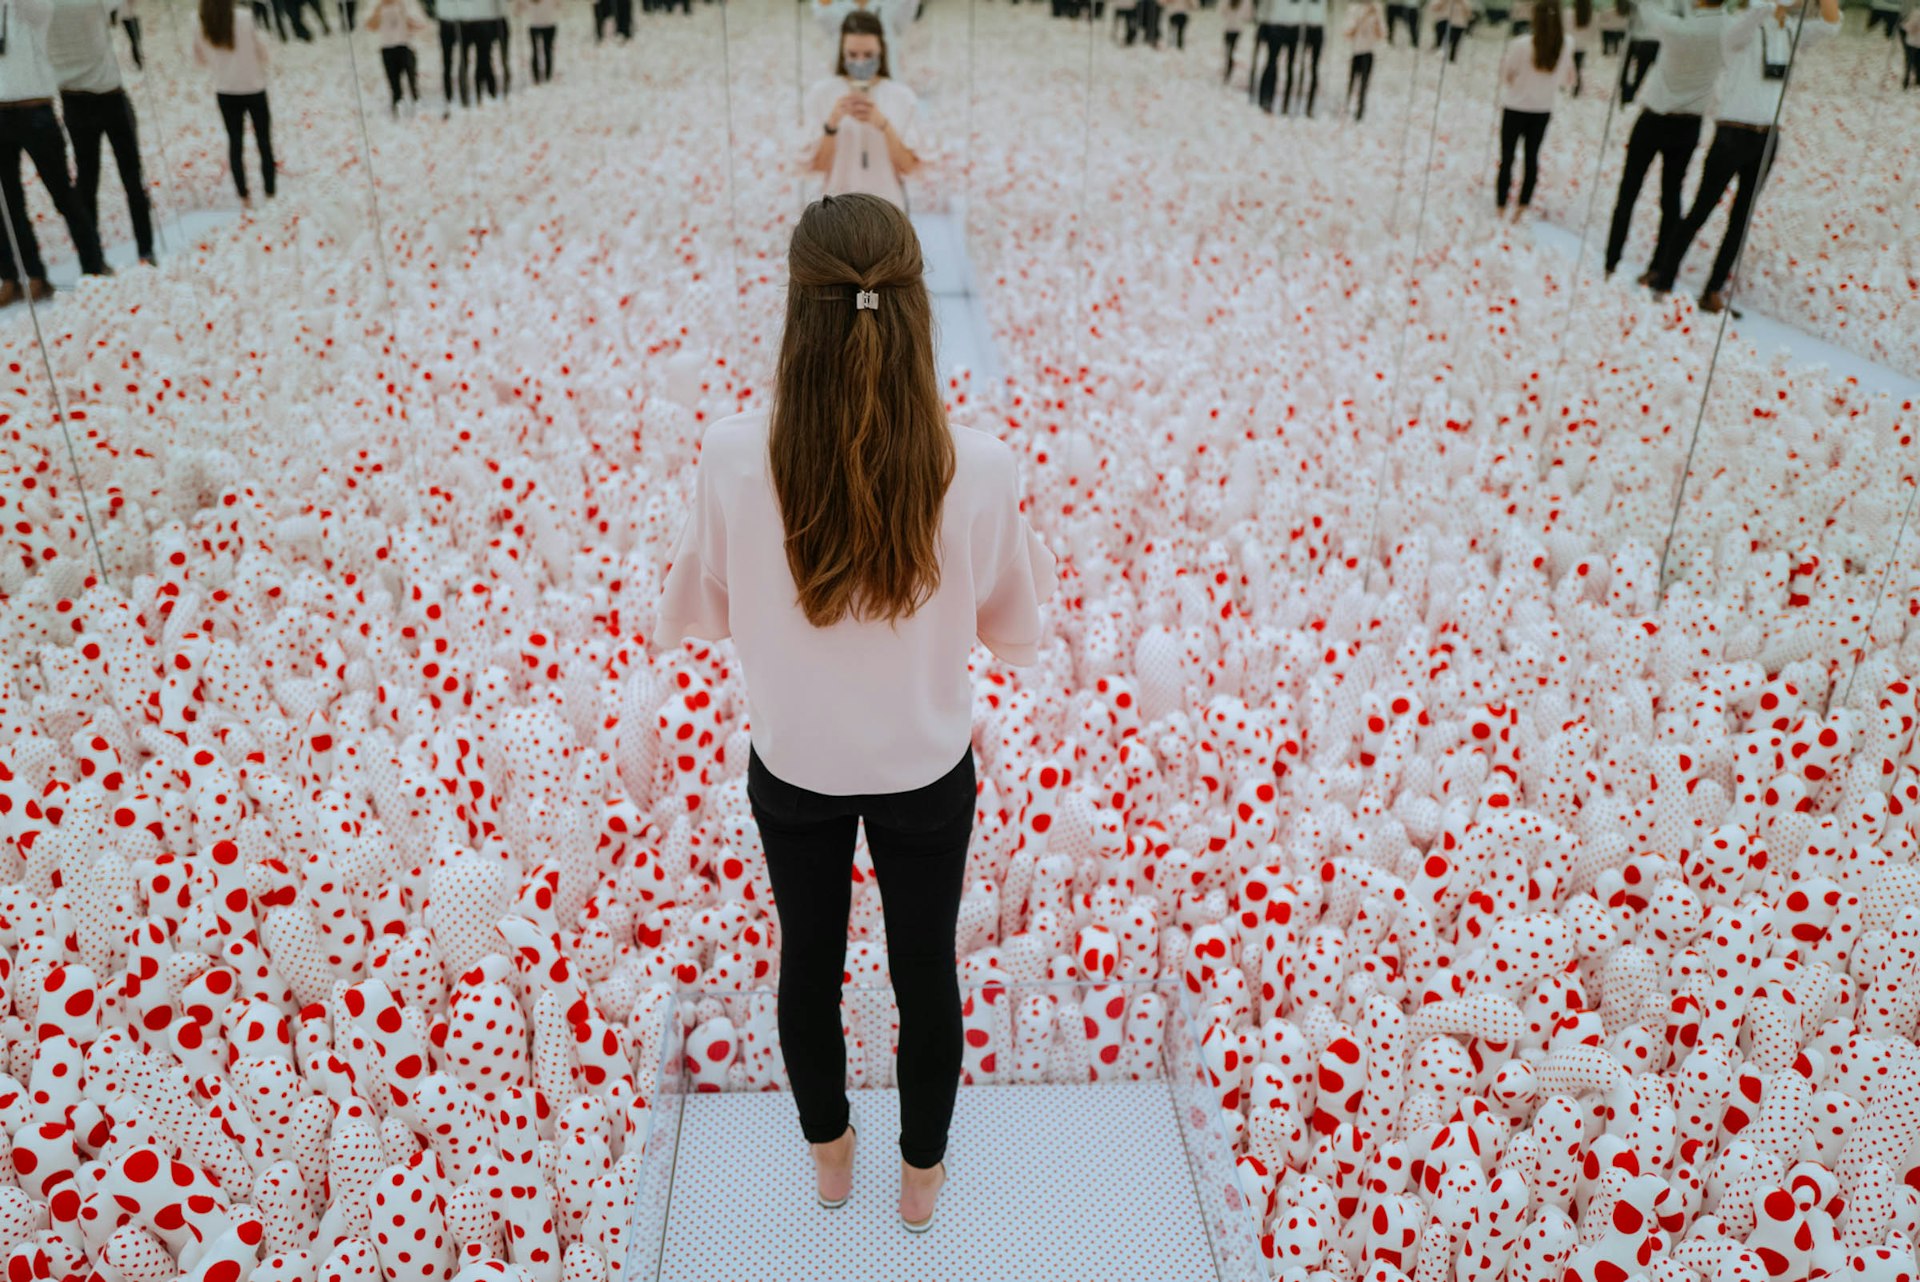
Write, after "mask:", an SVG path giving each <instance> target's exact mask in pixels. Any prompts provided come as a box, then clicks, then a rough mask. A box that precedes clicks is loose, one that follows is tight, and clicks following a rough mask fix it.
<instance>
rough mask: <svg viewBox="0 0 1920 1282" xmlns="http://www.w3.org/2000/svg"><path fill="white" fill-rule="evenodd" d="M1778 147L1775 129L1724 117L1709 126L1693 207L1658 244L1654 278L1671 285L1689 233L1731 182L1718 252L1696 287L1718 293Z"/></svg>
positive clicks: (1704, 220) (1691, 234) (1737, 253)
mask: <svg viewBox="0 0 1920 1282" xmlns="http://www.w3.org/2000/svg"><path fill="white" fill-rule="evenodd" d="M1769 134H1773V135H1775V137H1774V144H1773V147H1772V149H1771V150H1770V149H1769V148H1768V146H1767V137H1768V135H1769ZM1779 148H1780V142H1779V138H1778V134H1777V131H1775V130H1772V129H1750V128H1747V127H1745V126H1742V125H1735V124H1728V123H1727V122H1725V121H1721V122H1720V123H1718V124H1716V125H1715V126H1714V130H1713V142H1712V144H1711V145H1709V146H1708V147H1707V158H1706V160H1705V161H1704V162H1702V164H1701V168H1700V188H1699V190H1698V191H1696V192H1695V193H1694V195H1693V208H1691V209H1689V210H1688V211H1687V215H1686V217H1685V218H1683V219H1681V220H1680V222H1679V224H1678V225H1677V226H1676V227H1675V228H1674V229H1673V234H1672V236H1671V237H1670V238H1669V239H1668V240H1667V241H1666V242H1664V243H1663V244H1662V245H1661V246H1660V250H1659V261H1658V262H1657V264H1656V265H1655V267H1654V279H1655V282H1656V283H1657V284H1659V285H1660V287H1661V288H1663V289H1671V288H1672V287H1673V281H1674V278H1675V277H1676V276H1678V275H1679V274H1680V264H1681V263H1682V262H1684V261H1685V260H1686V256H1687V250H1689V249H1691V248H1692V247H1693V241H1694V237H1696V236H1698V235H1699V234H1700V229H1701V228H1702V227H1705V226H1706V225H1707V219H1709V218H1711V217H1713V211H1714V208H1715V206H1717V205H1719V203H1720V197H1722V196H1724V195H1725V194H1726V191H1727V188H1728V187H1729V186H1732V187H1733V188H1734V192H1733V208H1732V209H1731V210H1729V211H1728V213H1727V232H1726V235H1725V236H1723V237H1722V238H1721V240H1720V252H1719V253H1717V254H1715V255H1714V257H1713V270H1712V272H1710V273H1709V274H1708V276H1707V287H1706V288H1705V289H1704V290H1702V291H1701V292H1702V293H1706V294H1718V293H1720V292H1721V291H1722V290H1724V289H1726V287H1727V281H1728V280H1729V279H1731V277H1732V276H1733V264H1734V262H1735V261H1736V260H1737V259H1738V258H1739V257H1740V246H1741V245H1742V244H1743V243H1744V242H1745V241H1746V238H1747V224H1748V222H1749V221H1751V220H1752V218H1753V202H1754V199H1755V198H1756V197H1757V196H1758V195H1759V194H1760V188H1761V186H1762V185H1763V184H1764V183H1765V182H1766V181H1767V171H1768V170H1769V169H1770V168H1772V166H1773V155H1772V153H1773V152H1774V151H1778V150H1779Z"/></svg>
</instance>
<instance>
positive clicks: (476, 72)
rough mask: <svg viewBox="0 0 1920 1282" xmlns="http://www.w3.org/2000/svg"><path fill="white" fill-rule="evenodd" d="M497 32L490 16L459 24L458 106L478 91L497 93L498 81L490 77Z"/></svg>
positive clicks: (496, 24)
mask: <svg viewBox="0 0 1920 1282" xmlns="http://www.w3.org/2000/svg"><path fill="white" fill-rule="evenodd" d="M499 34H500V23H499V21H498V20H497V19H494V18H483V19H480V20H478V21H472V22H462V23H461V24H460V105H461V106H462V107H465V106H467V105H468V104H469V103H471V102H472V101H473V99H474V97H475V96H476V95H478V94H492V95H493V96H494V97H495V98H498V97H499V96H500V82H499V81H497V80H495V79H494V78H493V42H494V39H495V37H497V36H498V35H499Z"/></svg>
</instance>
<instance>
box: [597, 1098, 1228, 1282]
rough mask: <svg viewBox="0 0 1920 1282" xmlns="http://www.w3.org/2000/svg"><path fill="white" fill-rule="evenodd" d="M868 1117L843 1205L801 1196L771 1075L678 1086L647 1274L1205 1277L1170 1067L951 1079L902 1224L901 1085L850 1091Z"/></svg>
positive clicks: (753, 1280) (804, 1185) (871, 1278)
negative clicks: (938, 1161) (932, 1166)
mask: <svg viewBox="0 0 1920 1282" xmlns="http://www.w3.org/2000/svg"><path fill="white" fill-rule="evenodd" d="M852 1098H854V1099H856V1100H857V1101H858V1103H859V1108H860V1112H861V1116H862V1120H863V1121H864V1122H865V1124H866V1131H865V1132H863V1133H862V1135H861V1137H860V1142H859V1145H858V1147H857V1149H856V1150H855V1157H854V1178H853V1193H852V1196H851V1197H849V1199H848V1200H847V1203H846V1205H845V1206H842V1207H839V1208H837V1209H835V1210H831V1211H830V1210H826V1209H824V1208H822V1207H821V1206H820V1205H819V1203H818V1202H817V1201H815V1199H814V1193H813V1161H812V1157H811V1155H810V1152H809V1150H808V1148H807V1144H806V1140H805V1139H804V1137H802V1136H801V1134H800V1124H799V1120H798V1117H797V1116H796V1114H795V1112H794V1106H793V1098H792V1096H791V1095H789V1094H788V1093H786V1092H784V1091H773V1092H759V1091H755V1092H739V1093H721V1094H706V1095H691V1096H688V1097H686V1099H685V1102H684V1105H683V1106H682V1115H681V1119H680V1128H679V1137H678V1144H677V1145H676V1146H675V1147H676V1150H677V1154H678V1157H677V1160H676V1162H675V1163H674V1170H673V1176H672V1184H671V1190H670V1194H669V1199H670V1200H669V1203H668V1207H667V1217H666V1233H665V1237H664V1241H663V1243H662V1246H661V1252H660V1260H659V1264H658V1271H657V1273H656V1272H650V1271H649V1268H650V1267H651V1266H652V1264H653V1262H652V1261H651V1260H647V1259H635V1260H631V1261H630V1262H629V1272H628V1278H629V1279H630V1282H631V1280H633V1279H653V1278H656V1277H657V1278H658V1279H659V1282H710V1280H712V1279H723V1278H724V1279H726V1280H727V1282H1094V1280H1095V1279H1098V1280H1099V1282H1201V1280H1203V1279H1204V1280H1205V1282H1214V1279H1216V1278H1218V1277H1219V1274H1218V1273H1217V1272H1216V1271H1215V1266H1214V1262H1213V1254H1212V1250H1211V1248H1210V1246H1209V1242H1208V1236H1207V1227H1206V1222H1205V1219H1204V1218H1203V1216H1202V1213H1201V1209H1200V1201H1199V1197H1198V1195H1197V1193H1196V1190H1195V1183H1194V1175H1193V1173H1192V1171H1191V1169H1190V1167H1189V1164H1188V1158H1187V1154H1186V1150H1185V1146H1184V1144H1183V1141H1182V1138H1181V1130H1180V1126H1179V1124H1178V1122H1177V1120H1176V1117H1175V1112H1174V1109H1175V1102H1174V1098H1173V1093H1172V1091H1171V1089H1170V1084H1169V1083H1168V1082H1166V1081H1150V1082H1129V1083H1119V1084H1113V1085H1098V1086H1092V1085H1075V1086H962V1087H961V1088H960V1093H959V1097H958V1100H957V1102H956V1104H955V1108H954V1118H953V1128H952V1131H951V1132H950V1137H949V1140H948V1145H947V1152H948V1155H949V1161H950V1163H951V1169H952V1176H951V1182H950V1183H949V1184H948V1186H947V1188H946V1190H945V1191H944V1192H943V1193H942V1194H941V1197H940V1206H939V1210H938V1213H937V1218H936V1219H935V1220H934V1224H933V1227H932V1228H931V1229H929V1230H928V1231H927V1232H926V1233H924V1234H914V1233H909V1232H907V1231H906V1230H905V1229H904V1228H902V1227H901V1226H900V1220H899V1213H898V1209H897V1199H898V1196H899V1169H900V1150H899V1134H900V1122H899V1097H898V1095H897V1094H896V1093H895V1092H894V1091H892V1090H867V1091H857V1092H854V1093H853V1095H852Z"/></svg>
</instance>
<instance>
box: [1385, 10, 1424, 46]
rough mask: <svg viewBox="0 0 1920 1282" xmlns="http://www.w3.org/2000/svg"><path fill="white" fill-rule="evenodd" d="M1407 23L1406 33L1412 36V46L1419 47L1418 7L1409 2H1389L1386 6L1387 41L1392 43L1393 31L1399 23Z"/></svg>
mask: <svg viewBox="0 0 1920 1282" xmlns="http://www.w3.org/2000/svg"><path fill="white" fill-rule="evenodd" d="M1403 22H1404V23H1406V24H1407V35H1408V36H1409V37H1411V38H1412V41H1413V47H1414V48H1415V49H1418V48H1419V47H1420V7H1419V6H1418V5H1411V4H1390V5H1388V6H1387V43H1388V44H1392V43H1393V32H1394V29H1395V28H1396V27H1398V26H1399V25H1400V24H1401V23H1403Z"/></svg>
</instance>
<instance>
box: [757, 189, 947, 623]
mask: <svg viewBox="0 0 1920 1282" xmlns="http://www.w3.org/2000/svg"><path fill="white" fill-rule="evenodd" d="M923 271H924V268H923V266H922V263H921V259H920V242H919V238H918V237H916V236H915V235H914V232H913V225H912V224H911V223H909V222H908V221H907V216H906V215H905V214H904V213H902V212H901V211H900V209H899V208H898V207H897V206H895V205H894V204H893V203H892V202H890V201H887V200H883V199H881V198H880V197H878V196H867V195H847V196H826V197H822V198H821V199H819V200H817V201H815V202H814V203H813V204H811V205H809V206H807V209H806V212H805V213H803V214H801V216H800V224H799V226H798V227H796V228H795V229H794V233H793V242H792V245H791V247H790V248H789V249H788V253H787V274H788V281H787V323H786V330H785V332H784V333H783V334H782V336H781V342H780V364H779V371H778V374H777V377H776V386H775V388H774V397H773V419H772V424H771V426H770V429H769V432H768V451H769V455H770V458H769V463H770V467H771V475H772V479H773V489H774V494H775V497H776V498H778V500H779V503H780V517H781V522H782V524H783V525H784V527H785V530H786V548H787V566H788V568H789V569H790V570H791V571H792V572H793V582H794V588H795V591H796V593H797V596H798V602H799V605H800V608H801V610H802V611H803V612H804V613H805V614H806V616H807V620H808V621H809V622H810V623H812V624H813V625H814V626H815V627H827V626H830V625H832V624H834V623H838V622H839V621H840V620H841V619H842V618H846V617H852V618H855V619H861V620H870V619H885V620H887V621H888V622H889V623H893V622H895V621H896V620H898V619H899V618H900V617H902V616H910V615H912V614H913V612H914V611H915V610H917V609H919V607H920V606H922V605H924V604H925V603H926V601H927V599H928V598H930V597H931V596H932V595H933V593H934V591H935V589H937V588H938V587H939V585H940V563H939V538H940V506H941V501H942V499H943V498H944V497H945V496H946V492H947V486H948V484H949V483H950V482H951V481H952V480H953V469H954V451H953V436H952V433H951V431H950V429H949V428H948V426H947V419H946V411H945V409H944V407H943V406H942V405H941V402H940V385H939V381H938V379H937V378H936V377H935V375H934V368H933V312H932V305H931V303H930V302H929V300H928V298H927V289H926V283H925V281H924V279H923ZM863 293H872V294H874V295H876V296H877V302H876V305H874V306H872V307H862V306H860V301H861V298H860V296H861V295H862V294H863Z"/></svg>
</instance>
